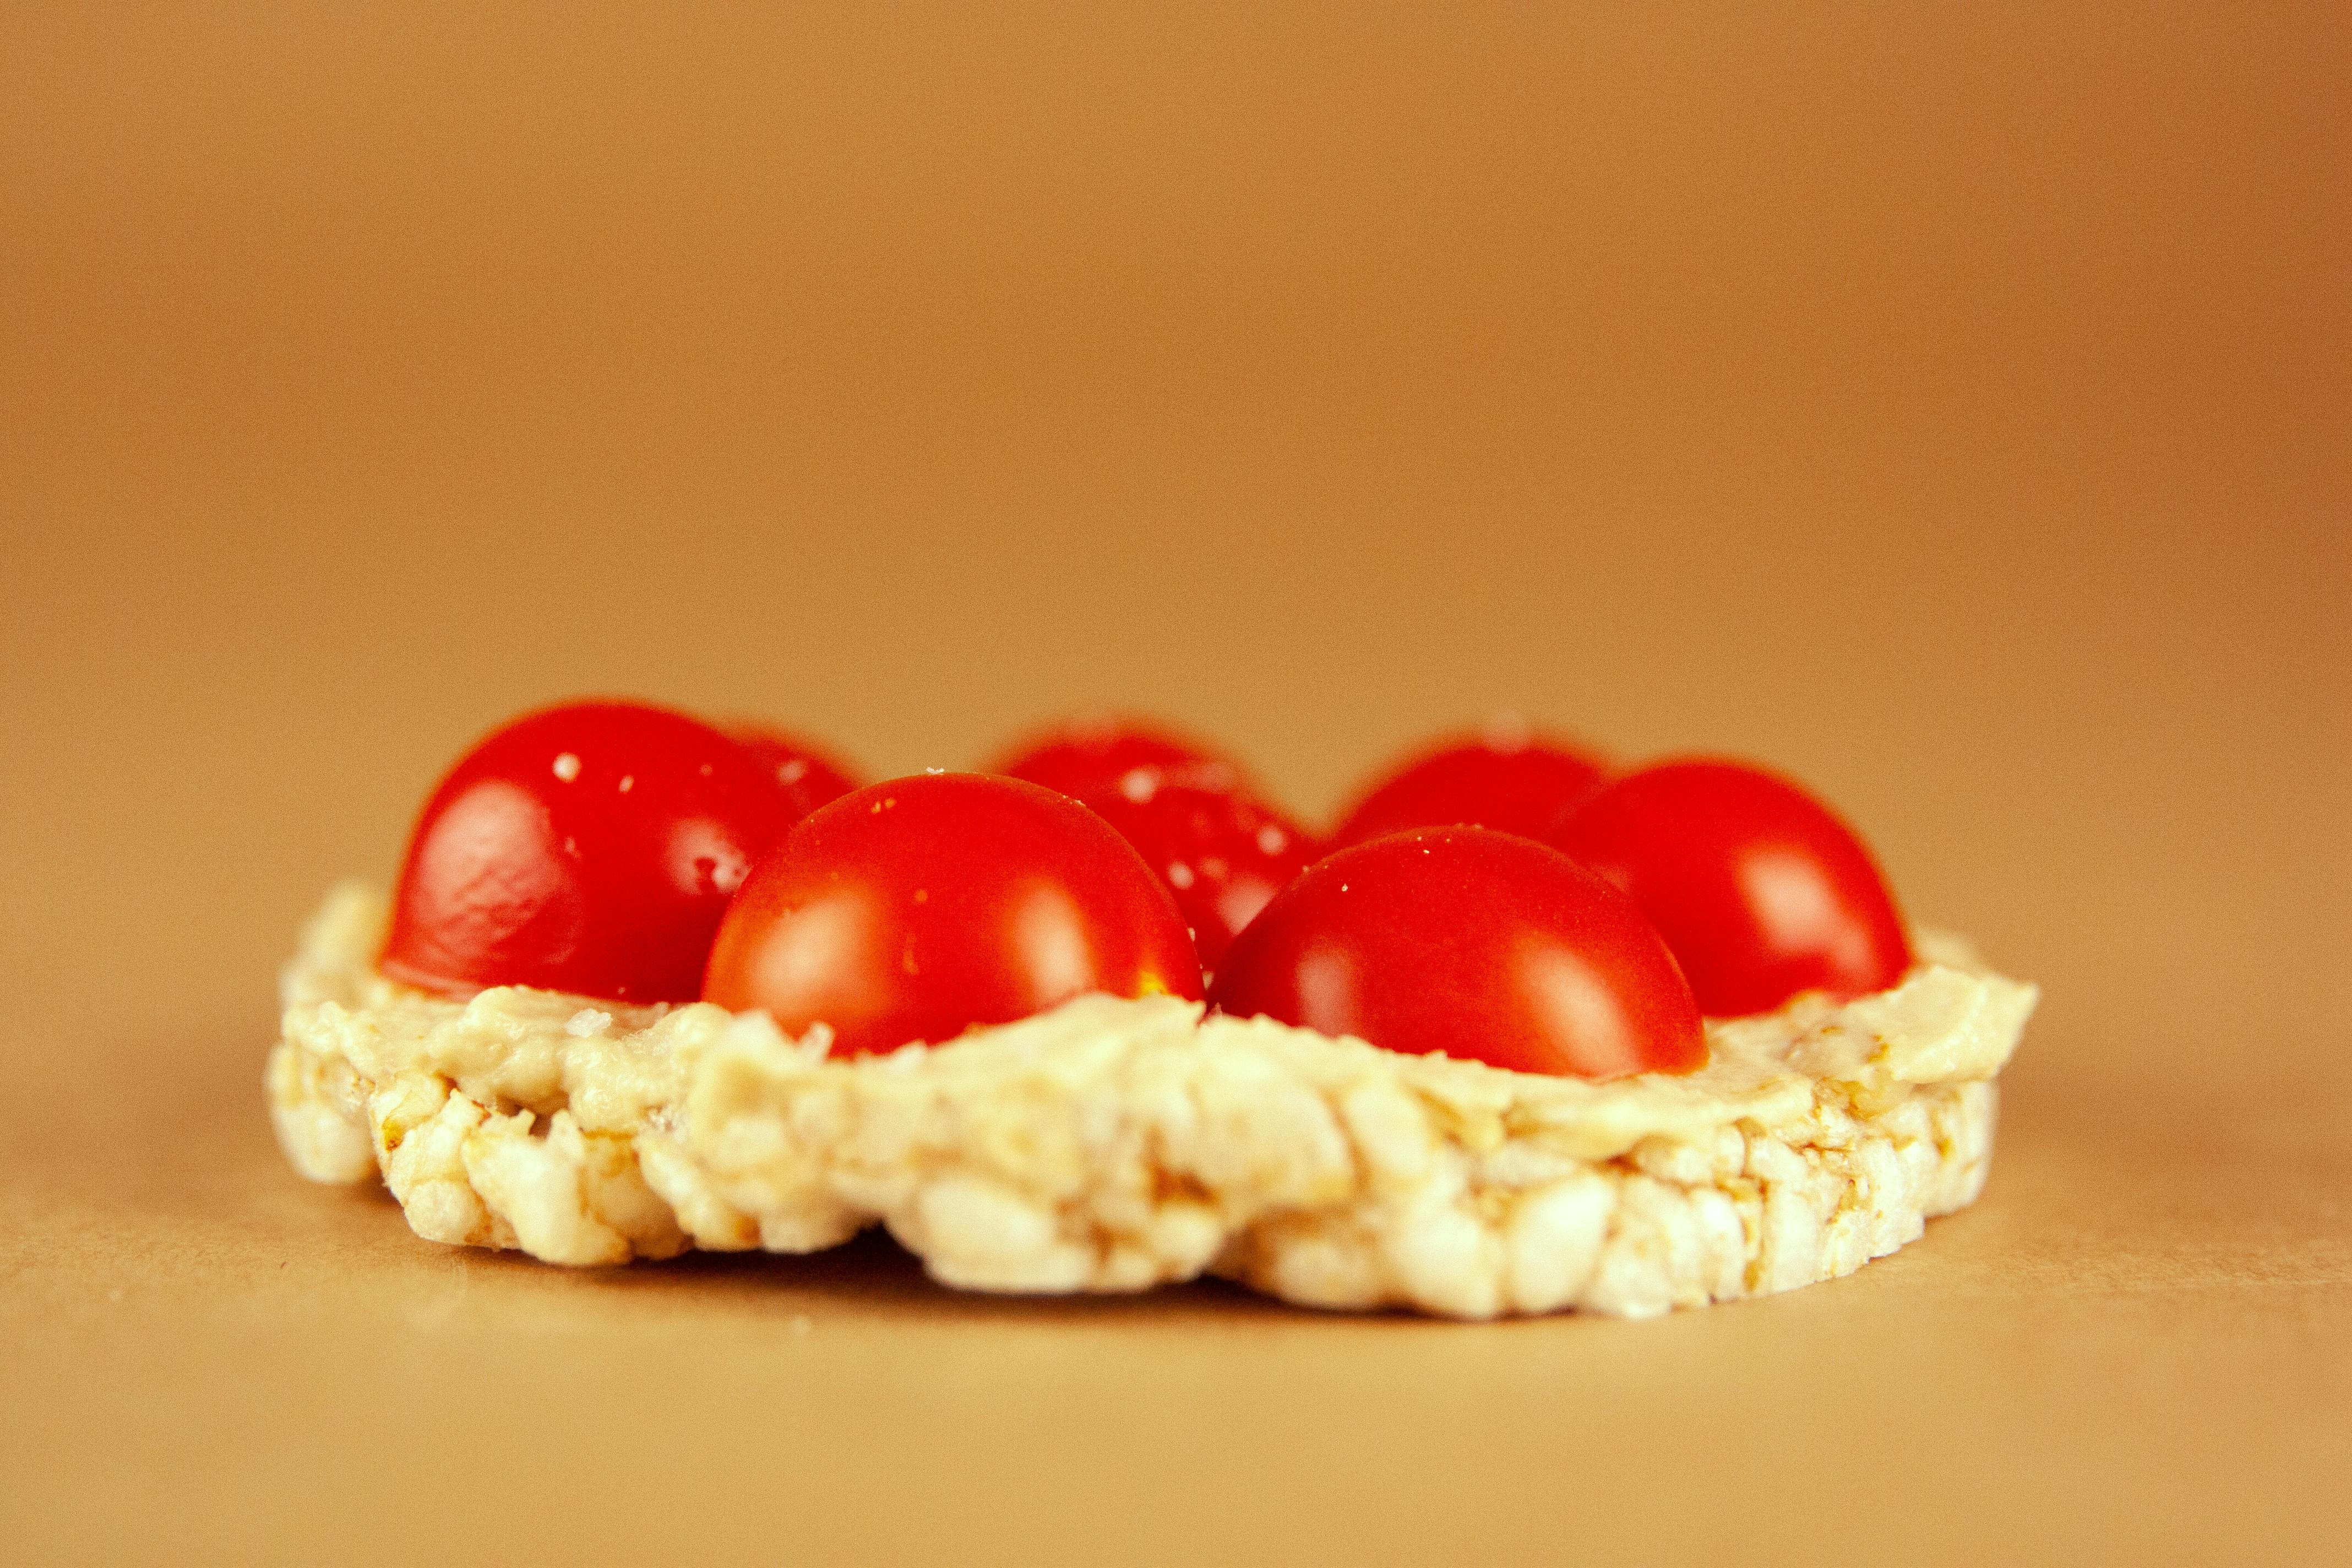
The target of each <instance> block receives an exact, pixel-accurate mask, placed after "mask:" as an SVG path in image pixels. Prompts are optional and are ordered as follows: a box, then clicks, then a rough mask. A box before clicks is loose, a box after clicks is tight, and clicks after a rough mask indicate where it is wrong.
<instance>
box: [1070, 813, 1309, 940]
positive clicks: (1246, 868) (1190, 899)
mask: <svg viewBox="0 0 2352 1568" xmlns="http://www.w3.org/2000/svg"><path fill="white" fill-rule="evenodd" d="M1198 779H1199V774H1198V773H1197V772H1192V773H1188V772H1186V771H1184V770H1182V769H1179V770H1178V771H1176V772H1175V773H1170V772H1169V771H1168V770H1166V769H1162V768H1133V769H1130V770H1129V772H1128V773H1127V774H1126V775H1125V776H1124V777H1123V778H1121V779H1120V780H1119V782H1118V785H1117V786H1116V787H1114V788H1111V789H1108V790H1100V791H1097V792H1096V793H1094V794H1092V795H1087V796H1086V797H1085V799H1086V803H1087V805H1088V806H1090V807H1091V808H1093V810H1094V811H1095V812H1096V814H1097V815H1098V816H1101V817H1102V819H1103V820H1104V821H1106V822H1108V823H1109V824H1110V825H1111V826H1113V827H1116V828H1118V831H1119V834H1120V836H1121V837H1124V838H1125V839H1126V840H1127V841H1128V842H1129V844H1132V845H1134V846H1135V847H1136V849H1137V851H1138V852H1139V853H1140V854H1141V855H1142V857H1143V858H1144V861H1145V863H1146V864H1148V865H1150V868H1152V870H1154V871H1156V872H1158V873H1159V875H1160V880H1161V881H1163V882H1165V883H1167V884H1168V890H1169V891H1170V892H1171V893H1172V894H1174V895H1175V899H1176V907H1177V909H1178V910H1181V911H1182V913H1183V916H1184V922H1185V923H1186V924H1187V925H1189V926H1191V927H1192V941H1193V945H1194V946H1195V947H1196V948H1197V949H1198V950H1199V952H1200V954H1201V966H1202V968H1203V969H1207V970H1214V969H1215V968H1216V967H1217V962H1218V960H1219V959H1221V958H1223V956H1224V952H1225V949H1226V947H1227V946H1228V945H1230V944H1231V943H1232V942H1233V940H1234V936H1235V935H1237V934H1238V933H1239V932H1240V931H1241V930H1242V928H1243V927H1244V926H1246V925H1248V924H1249V923H1250V921H1253V920H1255V919H1256V918H1257V913H1258V911H1259V910H1263V909H1264V908H1265V906H1266V903H1267V902H1268V900H1271V899H1273V897H1274V895H1275V894H1276V893H1278V892H1280V891H1281V890H1282V889H1283V888H1284V887H1285V886H1286V884H1287V883H1288V882H1289V881H1290V879H1292V878H1294V877H1296V876H1297V875H1298V873H1299V872H1301V871H1303V870H1305V869H1306V868H1307V862H1308V861H1309V860H1312V859H1313V858H1315V855H1316V847H1315V843H1314V841H1313V840H1312V839H1310V838H1308V837H1307V835H1306V834H1304V833H1302V832H1301V831H1300V830H1299V828H1298V825H1297V824H1296V823H1294V822H1292V821H1291V820H1290V819H1289V818H1288V817H1286V816H1283V815H1282V814H1281V813H1280V812H1278V811H1276V809H1275V808H1274V807H1272V806H1271V805H1266V804H1265V802H1264V801H1261V800H1258V799H1257V798H1255V796H1253V795H1249V794H1247V793H1246V792H1244V791H1243V790H1241V789H1240V788H1239V787H1233V788H1222V789H1221V788H1215V787H1212V786H1210V785H1207V784H1202V783H1200V782H1198Z"/></svg>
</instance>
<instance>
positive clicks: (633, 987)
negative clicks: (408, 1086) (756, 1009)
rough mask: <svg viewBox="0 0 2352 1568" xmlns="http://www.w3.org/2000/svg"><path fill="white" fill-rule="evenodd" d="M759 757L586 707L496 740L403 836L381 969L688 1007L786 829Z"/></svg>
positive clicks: (631, 709) (599, 706)
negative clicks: (732, 912)
mask: <svg viewBox="0 0 2352 1568" xmlns="http://www.w3.org/2000/svg"><path fill="white" fill-rule="evenodd" d="M789 820H790V818H789V816H788V815H787V811H786V807H785V805H784V803H783V801H782V797H781V796H780V795H778V793H777V791H776V789H775V788H774V786H773V784H772V782H771V781H770V779H769V778H768V777H767V776H766V775H764V774H763V773H762V771H761V768H760V767H759V766H758V765H757V764H756V763H754V762H753V760H752V759H751V757H749V756H748V755H746V754H745V752H744V751H743V749H742V748H741V747H740V746H738V745H737V744H736V743H735V742H733V741H731V740H730V739H728V738H727V736H725V735H724V734H721V733H720V732H719V731H717V730H714V729H712V728H711V727H710V726H709V725H707V724H703V723H700V722H698V721H696V720H693V719H690V718H688V717H687V716H686V715H685V714H683V713H677V712H673V711H670V710H667V709H662V708H655V707H650V706H647V705H645V704H642V703H634V702H581V703H572V704H568V705H565V706H562V707H558V708H551V709H546V710H541V711H539V712H535V713H530V714H527V715H525V716H524V717H522V718H520V719H518V720H516V721H513V722H512V723H510V724H508V725H506V726H505V727H503V728H501V729H499V730H498V731H493V732H492V733H491V734H490V735H488V737H486V738H485V739H484V740H483V741H481V742H479V743H478V744H477V745H476V746H475V747H474V749H473V750H472V751H470V752H467V754H466V755H465V756H464V757H463V758H462V759H460V760H459V762H458V763H457V766H456V767H454V768H453V769H451V770H450V772H449V773H448V775H447V776H446V777H445V778H444V779H443V780H442V781H441V783H440V785H439V786H438V787H437V788H436V789H435V791H434V792H433V795H432V796H431V798H430V799H428V800H427V801H426V802H425V809H424V812H423V813H422V815H421V816H419V817H418V819H417V823H416V828H415V832H414V833H413V834H412V835H411V837H410V839H409V845H408V853H407V856H406V858H405V859H404V862H403V864H402V867H401V874H400V885H399V888H398V890H397V892H396V893H395V895H394V903H393V920H392V931H391V935H390V939H389V940H388V942H386V944H385V947H384V952H383V960H382V963H381V967H382V969H383V973H385V974H386V975H388V976H389V977H391V978H393V979H394V980H398V981H401V982H403V983H404V984H411V985H415V986H419V987H422V988H424V989H426V990H430V991H436V992H440V993H442V994H451V995H464V994H470V993H472V992H475V991H478V990H480V989H482V988H484V987H486V986H491V985H530V986H537V987H540V988H541V989H543V990H549V991H571V992H577V993H579V994H583V995H587V996H597V997H607V998H611V999H613V1000H616V1001H623V1002H636V1003H651V1002H685V1001H691V1000H692V999H693V998H694V996H695V994H697V992H698V990H699V988H700V984H701V978H702V967H703V962H704V959H705V957H706V956H707V955H708V953H709V950H710V940H711V936H712V934H713V933H714V932H715V931H717V930H718V929H719V915H720V913H721V912H722V911H723V910H725V908H726V906H727V901H728V900H729V898H730V896H731V895H732V894H733V893H734V891H735V889H736V888H737V887H738V886H739V885H740V883H741V882H742V880H743V877H744V874H745V873H746V872H747V871H748V870H749V869H750V868H751V862H752V860H753V859H755V858H757V857H758V856H759V855H760V853H761V851H763V850H765V849H766V848H768V847H770V846H771V845H772V843H773V842H774V841H775V840H776V838H777V837H779V836H781V834H782V830H783V828H784V827H785V826H786V825H787V823H788V822H789Z"/></svg>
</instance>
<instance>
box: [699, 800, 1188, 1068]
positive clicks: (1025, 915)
mask: <svg viewBox="0 0 2352 1568" xmlns="http://www.w3.org/2000/svg"><path fill="white" fill-rule="evenodd" d="M1089 991H1105V992H1109V993H1111V994H1114V995H1119V996H1145V995H1153V994H1169V995H1176V996H1183V997H1190V998H1197V997H1199V996H1200V994H1201V965H1200V961H1199V960H1198V959H1197V958H1196V957H1195V956H1194V955H1193V952H1192V938H1191V936H1190V935H1188V934H1187V933H1186V931H1185V930H1184V921H1183V917H1182V916H1181V915H1180V914H1178V913H1177V910H1176V905H1175V903H1174V902H1173V900H1171V898H1170V897H1169V893H1168V889H1166V888H1164V887H1162V886H1161V885H1160V879H1159V878H1157V877H1155V876H1153V875H1152V874H1151V869H1150V867H1148V866H1146V865H1145V864H1144V863H1143V860H1142V858H1141V857H1140V856H1139V855H1138V854H1137V853H1136V852H1135V850H1134V848H1133V847H1131V846H1129V843H1128V842H1127V840H1126V839H1124V838H1121V837H1119V836H1118V832H1117V831H1116V830H1114V829H1113V828H1112V827H1111V826H1110V825H1109V824H1108V823H1107V822H1105V821H1104V820H1103V819H1102V818H1101V817H1099V816H1096V815H1095V814H1094V813H1093V812H1091V811H1089V810H1087V808H1086V807H1085V806H1083V805H1079V804H1078V803H1077V802H1076V801H1075V800H1072V799H1070V798H1069V797H1068V796H1067V795H1060V794H1058V793H1056V792H1055V791H1053V790H1048V789H1045V788H1042V787H1040V786H1038V785H1035V784H1024V783H1022V782H1021V781H1019V780H1017V779H1006V778H993V777H989V776H986V775H983V774H980V773H919V774H915V775H913V776H911V777H908V778H901V779H892V780H888V781H887V782H885V783H882V784H872V785H869V786H867V787H866V788H865V789H862V790H858V791H856V792H855V793H853V794H850V795H844V796H842V797H841V798H840V799H839V800H836V801H835V802H833V803H832V804H830V805H824V806H820V807H819V808H817V810H815V811H814V812H813V813H811V814H810V815H809V816H806V817H804V818H803V819H802V821H801V822H800V824H799V825H798V826H795V827H794V828H793V830H792V832H791V833H790V834H789V835H787V836H786V837H785V839H784V841H783V843H782V845H780V846H779V847H777V848H776V850H775V852H774V853H773V854H772V855H770V856H769V857H768V858H765V859H763V860H761V862H760V864H759V865H758V866H757V867H755V868H753V870H752V872H751V877H750V878H749V879H747V880H746V881H745V882H744V884H743V889H742V891H741V892H740V893H739V894H738V895H737V896H736V899H735V902H734V904H733V905H732V906H731V907H730V909H729V910H728V911H727V919H726V921H725V922H724V923H723V924H722V925H721V926H720V927H719V940H718V942H717V944H716V945H715V946H714V947H713V948H712V950H711V954H710V968H709V974H708V976H707V978H706V980H705V983H704V985H703V996H704V998H705V999H706V1000H708V1001H711V1002H716V1003H718V1004H719V1005H720V1006H723V1007H730V1008H734V1009H738V1010H741V1009H745V1008H752V1007H760V1008H765V1009H766V1010H767V1012H768V1013H769V1014H770V1016H772V1017H773V1018H774V1019H775V1020H776V1022H777V1023H778V1024H779V1025H780V1026H782V1027H783V1028H784V1029H786V1030H787V1031H790V1032H793V1033H799V1032H800V1031H802V1030H804V1029H806V1028H807V1027H808V1026H810V1025H812V1024H818V1023H823V1024H827V1025H830V1026H832V1028H833V1031H834V1042H835V1044H834V1048H835V1050H837V1051H847V1052H870V1051H887V1050H894V1049H896V1048H897V1047H899V1046H903V1045H906V1044H908V1042H909V1041H914V1040H925V1041H929V1042H933V1043H937V1042H939V1041H942V1040H949V1039H952V1038H954V1037H956V1036H957V1035H960V1034H961V1033H962V1032H963V1031H964V1030H965V1029H967V1028H969V1027H971V1026H973V1025H975V1024H1004V1023H1010V1022H1012V1021H1013V1019H1015V1018H1025V1017H1027V1016H1029V1015H1031V1014H1033V1013H1038V1012H1043V1011H1044V1010H1045V1009H1046V1008H1048V1007H1052V1006H1055V1005H1058V1004H1060V1003H1063V1002H1066V1001H1068V1000H1069V999H1070V998H1071V997H1073V996H1076V995H1079V994H1083V993H1086V992H1089Z"/></svg>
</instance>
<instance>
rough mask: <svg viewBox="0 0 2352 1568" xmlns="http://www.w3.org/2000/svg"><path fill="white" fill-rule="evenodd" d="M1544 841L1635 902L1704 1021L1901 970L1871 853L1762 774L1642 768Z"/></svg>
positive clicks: (1890, 980)
mask: <svg viewBox="0 0 2352 1568" xmlns="http://www.w3.org/2000/svg"><path fill="white" fill-rule="evenodd" d="M1545 837H1546V840H1547V842H1549V843H1550V844H1551V845H1552V846H1554V847H1557V848H1559V850H1561V851H1562V852H1563V853H1565V854H1567V855H1569V856H1570V857H1571V858H1575V859H1577V860H1579V861H1581V862H1582V863H1583V864H1585V865H1587V866H1590V867H1591V868H1592V869H1593V870H1595V871H1597V872H1599V873H1600V874H1601V876H1603V877H1606V878H1607V879H1609V880H1610V881H1611V882H1612V883H1614V884H1615V885H1616V886H1618V887H1620V888H1622V889H1624V890H1625V892H1626V893H1627V894H1628V895H1629V896H1630V897H1631V898H1632V899H1633V902H1634V903H1636V904H1638V905H1640V906H1641V909H1642V911H1643V913H1644V914H1646V915H1647V916H1648V917H1649V918H1650V921H1651V923H1652V924H1654V925H1655V926H1656V927H1657V928H1658V931H1659V934H1660V935H1662V936H1664V938H1665V941H1666V945H1667V946H1668V947H1670V948H1672V949H1673V950H1674V952H1675V957H1676V958H1677V959H1678V960H1680V961H1681V963H1682V966H1683V973H1685V974H1686V975H1688V976H1689V977H1690V983H1691V989H1692V991H1693V992H1694V993H1695V994H1696V995H1697V997H1698V1003H1699V1006H1700V1007H1701V1008H1702V1009H1704V1010H1705V1011H1706V1013H1707V1014H1708V1015H1709V1016H1715V1017H1732V1016H1740V1015H1743V1014H1750V1013H1765V1012H1769V1011H1771V1010H1772V1009H1773V1008H1776V1007H1778V1006H1780V1005H1781V1004H1783V1003H1785V1002H1787V1001H1788V1000H1789V998H1790V997H1791V996H1794V995H1796V994H1799V993H1800V992H1804V991H1822V992H1827V993H1828V994H1830V995H1832V996H1834V997H1837V998H1840V999H1841V1000H1843V999H1849V998H1852V997H1854V996H1859V995H1863V994H1867V993H1869V992H1873V991H1883V990H1885V989H1886V988H1887V987H1888V986H1890V985H1893V984H1895V983H1896V982H1897V981H1899V980H1901V979H1902V978H1903V975H1904V973H1905V972H1906V971H1907V970H1908V969H1909V968H1910V967H1911V963H1912V957H1911V943H1910V939H1909V937H1908V936H1907V935H1906V932H1905V929H1904V924H1903V917H1902V915H1901V914H1900V913H1899V912H1898V911H1897V910H1896V909H1895V899H1894V895H1893V894H1892V893H1891V892H1890V891H1889V890H1888V889H1887V885H1886V879H1885V877H1883V876H1881V875H1880V873H1879V869H1878V866H1877V863H1876V862H1875V861H1874V860H1873V859H1872V858H1871V854H1870V851H1869V849H1868V848H1867V847H1864V844H1863V842H1862V840H1861V839H1860V838H1859V837H1856V836H1855V834H1854V832H1853V829H1852V828H1850V827H1848V826H1846V825H1845V823H1844V822H1843V821H1841V820H1840V819H1839V818H1838V817H1837V816H1836V815H1835V814H1833V813H1832V811H1831V810H1830V809H1829V808H1828V807H1827V806H1825V805H1822V803H1821V802H1820V801H1818V800H1815V799H1814V798H1813V797H1812V796H1811V795H1808V794H1806V793H1805V791H1803V790H1802V789H1801V788H1799V787H1798V786H1797V785H1795V784H1791V783H1790V782H1789V781H1788V780H1786V779H1782V778H1780V777H1777V776H1775V775H1774V774H1771V773H1766V772H1764V771H1763V770H1761V769H1759V768H1754V767H1749V766H1748V765H1746V764H1744V763H1733V762H1723V761H1715V760H1707V759H1695V760H1688V761H1678V762H1669V763H1660V764H1658V765H1656V766H1654V767H1646V768H1643V769H1640V770H1638V771H1637V772H1634V773H1627V774H1625V775H1624V776H1623V777H1622V778H1620V779H1618V780H1616V781H1615V782H1614V783H1612V784H1609V785H1608V786H1607V787H1606V788H1604V789H1602V790H1601V792H1600V793H1598V794H1597V795H1593V796H1591V798H1590V799H1588V800H1586V801H1584V802H1583V803H1582V804H1581V805H1578V806H1576V807H1574V808H1572V809H1571V810H1570V812H1569V813H1568V814H1567V815H1566V816H1563V817H1562V818H1561V819H1560V821H1559V823H1558V824H1556V825H1555V826H1553V828H1552V830H1551V831H1550V832H1549V833H1548V834H1547V835H1546V836H1545Z"/></svg>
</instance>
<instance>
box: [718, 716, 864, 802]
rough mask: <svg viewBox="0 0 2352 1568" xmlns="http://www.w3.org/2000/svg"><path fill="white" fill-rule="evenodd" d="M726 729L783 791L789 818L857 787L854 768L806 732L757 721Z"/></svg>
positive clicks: (734, 724)
mask: <svg viewBox="0 0 2352 1568" xmlns="http://www.w3.org/2000/svg"><path fill="white" fill-rule="evenodd" d="M727 733H728V735H729V736H730V738H731V739H732V740H733V741H734V742H735V743H736V744H738V745H740V746H741V747H742V748H743V749H744V750H745V751H747V752H751V759H752V761H754V762H756V763H759V764H760V766H761V767H762V768H764V769H765V770H767V773H768V776H769V777H770V778H771V779H772V780H774V781H775V785H776V787H777V788H778V789H780V790H782V792H783V795H784V809H785V811H786V813H787V814H788V815H789V816H790V819H791V820H792V821H794V822H798V821H799V820H800V819H801V818H802V817H803V816H807V815H808V814H809V813H810V812H812V811H814V810H815V809H816V808H817V807H818V806H820V805H824V804H825V802H827V801H830V800H839V799H840V798H841V797H842V796H843V795H847V794H848V793H849V792H850V791H851V790H854V789H856V787H857V776H856V771H855V770H853V769H852V768H850V767H849V766H848V765H847V764H846V763H843V762H842V761H841V760H840V759H838V758H836V757H835V756H834V755H833V754H832V753H831V752H828V751H826V750H825V749H824V747H822V746H819V745H817V744H816V743H815V742H813V741H810V740H809V739H807V738H806V737H805V736H801V735H795V734H793V733H792V732H791V731H788V730H779V729H777V728H776V727H775V726H774V725H772V724H767V723H761V722H760V721H742V722H740V723H733V724H730V725H728V726H727Z"/></svg>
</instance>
